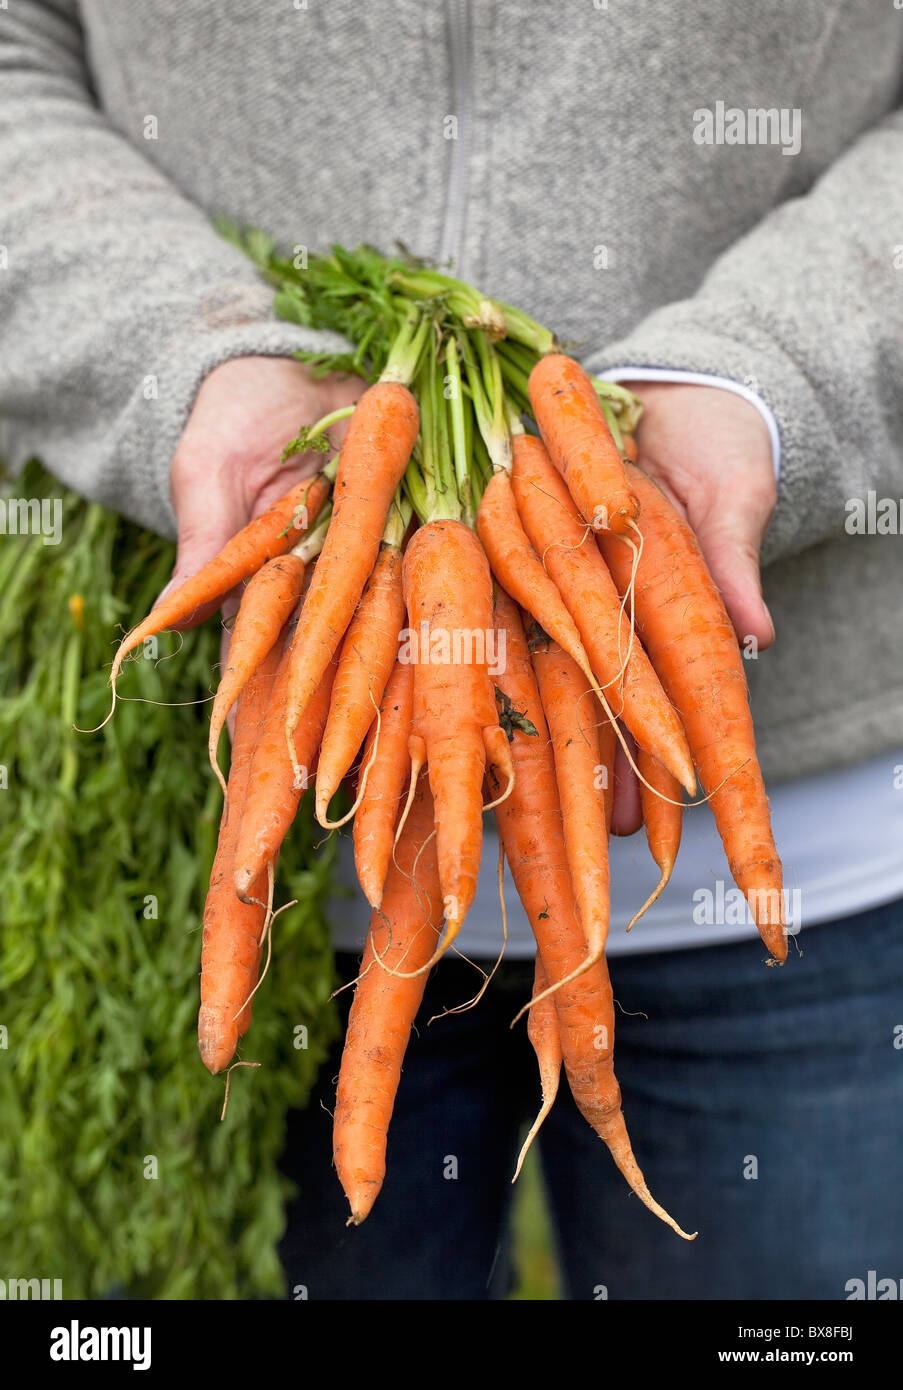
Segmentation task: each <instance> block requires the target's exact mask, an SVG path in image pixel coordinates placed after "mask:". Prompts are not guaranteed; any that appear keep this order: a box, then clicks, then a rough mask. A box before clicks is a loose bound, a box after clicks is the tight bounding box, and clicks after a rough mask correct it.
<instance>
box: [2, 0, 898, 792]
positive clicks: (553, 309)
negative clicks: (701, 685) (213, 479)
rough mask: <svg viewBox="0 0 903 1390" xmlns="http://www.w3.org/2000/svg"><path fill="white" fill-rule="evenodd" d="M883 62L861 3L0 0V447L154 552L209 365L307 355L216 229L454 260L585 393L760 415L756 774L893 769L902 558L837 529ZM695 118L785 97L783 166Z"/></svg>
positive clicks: (880, 280)
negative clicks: (763, 468) (227, 219)
mask: <svg viewBox="0 0 903 1390" xmlns="http://www.w3.org/2000/svg"><path fill="white" fill-rule="evenodd" d="M901 59H903V15H901V13H900V12H899V11H897V10H895V9H894V7H893V6H892V5H890V4H889V3H886V0H843V3H841V0H794V4H793V5H791V6H788V5H787V4H786V3H785V0H758V3H757V4H756V5H755V6H749V5H748V4H746V3H744V0H695V2H694V3H685V4H683V5H681V6H679V7H677V6H675V5H674V3H673V0H642V3H640V2H639V0H630V3H621V0H610V4H609V5H608V6H607V7H606V6H605V5H602V4H600V5H599V7H598V8H597V7H596V6H595V5H593V4H591V3H589V2H588V0H563V3H560V4H555V5H552V4H548V3H547V4H541V3H540V4H537V3H536V2H535V0H495V3H486V2H485V0H479V3H478V0H446V2H445V3H444V4H443V3H435V2H434V3H424V0H368V3H367V4H366V5H363V4H360V3H351V2H350V0H330V3H328V4H326V3H324V2H323V0H307V5H306V7H305V6H304V5H303V4H301V3H298V4H297V5H296V4H295V3H292V2H291V0H191V2H190V3H186V0H155V3H153V4H148V3H146V0H82V3H80V4H79V3H76V0H9V5H8V7H7V8H5V9H0V246H2V247H4V248H5V257H4V259H5V261H6V267H5V268H4V269H0V451H2V452H3V453H5V454H6V456H7V457H8V458H9V459H10V460H11V461H12V463H13V465H14V466H16V465H19V464H21V463H22V462H23V461H24V460H25V459H26V458H27V457H28V456H29V455H31V454H39V455H40V456H41V457H42V458H43V459H44V460H45V461H46V463H47V464H48V466H49V467H51V468H52V469H53V470H54V471H55V472H56V473H57V474H58V475H59V476H60V477H61V478H62V479H64V480H65V481H66V482H68V483H70V484H71V485H73V486H74V487H76V488H77V489H79V490H80V491H81V492H83V493H84V494H85V495H87V496H90V497H96V498H100V499H102V500H104V501H106V502H107V503H109V504H111V505H113V506H115V507H118V508H119V509H120V510H121V511H123V512H125V513H127V514H128V515H130V516H132V517H135V518H137V519H139V520H141V521H142V522H144V523H145V524H147V525H149V526H152V527H154V528H156V529H157V530H159V531H161V532H164V533H167V534H172V533H173V531H174V518H173V514H172V510H171V506H170V502H169V495H168V468H169V462H170V459H171V456H172V452H173V449H174V447H175V444H176V441H177V439H178V437H179V433H180V431H181V429H182V427H183V425H184V422H185V419H186V418H187V414H188V411H189V410H190V407H191V404H192V401H193V399H194V396H195V394H196V391H197V388H198V386H199V384H200V382H201V381H202V380H203V378H204V376H205V374H206V373H207V372H209V371H210V370H211V369H212V368H213V367H214V366H215V365H216V364H218V363H220V362H223V361H225V360H227V359H228V358H231V357H236V356H240V355H246V354H255V353H264V354H285V353H289V352H291V351H293V350H294V349H295V348H297V347H299V346H311V345H312V344H313V342H314V340H315V338H316V337H317V335H312V334H308V333H306V332H304V331H303V330H301V329H298V328H296V327H293V326H290V325H286V324H282V323H279V322H278V321H276V320H275V319H274V318H273V317H272V314H271V312H270V308H269V301H270V296H269V291H268V290H267V289H266V288H264V287H262V286H261V285H260V284H259V283H258V282H257V281H256V278H255V276H254V273H253V271H252V269H251V268H250V267H249V265H247V264H246V263H245V262H244V260H243V259H242V257H241V256H240V255H238V254H237V253H236V252H234V251H233V250H232V249H230V247H228V246H227V245H226V244H225V243H223V242H222V241H221V240H220V239H219V238H218V237H217V236H216V234H215V233H214V232H213V231H212V229H211V227H210V224H209V215H210V214H212V213H216V212H226V213H229V214H231V215H232V216H234V217H236V218H237V219H238V220H239V221H249V222H255V223H257V224H260V225H263V226H265V227H267V228H268V229H269V230H271V231H273V232H274V233H275V234H276V235H277V236H278V237H280V239H282V240H283V241H284V242H285V243H286V244H287V245H292V244H295V243H303V244H304V245H307V246H310V247H314V248H316V247H322V246H325V245H326V244H328V243H329V242H330V241H332V240H341V241H344V242H346V243H354V242H355V241H357V240H362V239H367V240H369V241H372V242H374V243H376V244H378V245H382V246H384V247H386V248H389V247H391V245H392V243H393V242H394V241H395V239H396V238H399V239H401V240H403V241H404V242H405V243H406V244H407V245H408V246H410V247H411V248H412V249H413V250H415V251H417V252H418V253H420V254H422V255H425V256H431V255H436V254H438V252H439V249H440V248H445V249H447V250H449V249H450V250H451V252H452V254H453V255H454V257H455V262H456V264H457V266H458V268H459V269H460V272H461V273H462V274H463V275H464V276H465V277H466V278H468V279H471V280H474V281H476V282H477V283H479V284H480V285H481V286H482V287H483V288H484V289H485V290H486V292H487V293H489V294H494V295H497V296H499V297H500V298H503V299H506V300H510V301H513V302H517V303H519V304H521V305H523V306H524V307H525V308H526V309H528V310H529V311H530V312H532V313H533V314H535V315H536V316H537V317H538V318H540V319H542V320H543V321H545V322H547V323H549V324H550V325H551V326H553V327H554V328H555V329H556V330H557V331H558V332H559V334H560V335H561V336H562V337H563V338H565V339H567V340H571V341H574V342H576V343H579V344H581V345H582V348H581V351H582V353H583V355H584V357H585V358H586V359H587V360H588V361H589V362H591V364H592V365H593V366H594V367H595V368H598V369H603V370H604V368H605V367H606V366H615V365H625V364H627V365H635V366H636V365H647V366H656V367H669V368H686V369H692V370H696V371H702V372H707V373H716V374H719V375H722V376H728V377H733V378H735V379H736V380H738V381H745V382H747V384H750V385H752V386H753V388H754V389H755V390H757V391H758V392H759V394H760V395H761V396H762V397H763V399H764V400H765V401H766V402H767V403H768V404H769V405H770V406H771V408H772V410H773V411H774V413H775V416H776V418H777V421H778V425H779V429H780V434H781V448H782V474H781V489H780V499H779V504H778V508H777V512H776V515H775V518H774V521H773V524H772V527H771V530H770V532H769V535H768V538H767V541H766V548H765V559H766V561H767V563H768V568H767V570H766V573H765V587H766V597H767V599H768V602H769V605H770V607H771V609H772V612H773V614H774V617H775V620H776V624H777V629H778V634H779V635H778V642H777V645H776V647H775V649H774V651H773V652H772V653H769V654H768V655H767V656H763V657H762V658H761V660H760V661H759V662H758V663H750V664H749V675H750V684H751V690H752V699H753V707H754V713H755V717H756V723H757V728H758V731H759V740H760V752H761V756H762V762H763V765H764V769H765V772H766V776H767V777H769V778H770V779H771V780H778V779H780V778H783V777H792V776H798V775H801V774H804V773H806V772H810V771H816V770H818V769H820V768H823V767H830V766H832V765H837V764H839V763H841V762H845V761H851V760H854V759H858V758H861V757H864V756H867V755H868V754H870V753H873V752H878V751H880V750H881V749H883V748H890V747H893V746H895V745H898V744H901V743H903V688H901V675H903V657H901V653H903V601H901V600H903V590H901V578H903V559H901V556H903V549H901V547H903V538H901V537H900V535H899V534H898V535H888V536H862V537H858V536H847V535H845V533H844V530H843V523H844V516H845V511H844V504H845V502H846V499H847V498H848V497H851V496H855V495H862V494H864V492H865V490H866V489H868V488H872V489H875V490H876V491H877V493H878V495H879V496H891V497H897V498H898V499H899V498H903V445H901V440H903V391H901V388H900V382H901V379H903V264H901V262H903V251H901V250H900V244H901V243H903V115H901V114H900V113H899V112H898V111H897V107H898V104H899V101H900V95H901V75H903V62H901ZM718 101H723V102H724V103H726V105H728V106H733V107H740V108H743V109H746V108H747V107H765V108H768V107H776V108H784V109H787V110H791V111H792V110H793V109H794V108H799V109H800V111H801V112H802V123H803V124H802V130H803V135H802V146H801V149H800V152H799V153H798V154H797V155H795V156H792V157H790V156H787V155H785V154H783V153H782V151H781V148H780V146H778V145H758V146H756V145H751V144H745V145H736V144H735V145H728V144H715V145H700V144H697V143H696V142H695V141H694V138H693V131H694V113H695V112H696V111H697V109H699V108H714V106H715V103H716V102H718ZM895 113H896V114H895ZM450 116H454V117H455V119H456V122H457V129H455V128H454V125H455V123H454V122H449V120H448V118H449V117H450ZM449 135H457V139H449V138H447V137H448V136H449ZM148 136H150V137H152V138H147V137H148ZM602 248H604V250H603V249H602ZM606 263H607V264H606Z"/></svg>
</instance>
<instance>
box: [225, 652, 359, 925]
mask: <svg viewBox="0 0 903 1390" xmlns="http://www.w3.org/2000/svg"><path fill="white" fill-rule="evenodd" d="M290 669H291V648H290V647H288V648H287V650H286V651H285V653H284V655H283V658H282V661H281V662H280V665H279V671H278V672H277V675H276V680H275V682H274V684H273V690H272V693H271V696H270V700H269V702H268V704H267V708H266V710H265V712H264V715H263V719H262V722H261V725H260V728H259V730H258V738H257V747H256V748H255V750H254V757H253V760H252V763H251V773H250V786H249V788H248V794H247V797H246V799H245V806H244V813H243V815H242V818H241V827H240V830H239V835H238V843H237V845H236V848H235V865H234V887H235V892H236V893H237V894H238V896H239V897H240V898H245V897H249V896H253V895H254V889H253V887H252V885H253V884H254V882H255V880H256V879H257V878H258V876H259V875H260V874H261V873H262V872H263V871H264V870H265V869H266V867H267V865H268V864H275V861H276V858H277V856H278V854H279V850H280V848H281V846H282V841H283V840H284V839H285V837H286V835H287V834H288V830H289V827H290V826H291V823H292V821H293V820H294V819H295V814H296V812H297V810H298V803H299V801H300V800H301V796H302V794H303V793H304V791H305V790H306V788H307V786H308V785H309V782H310V780H311V778H312V776H313V770H314V765H315V762H316V756H317V749H318V748H319V746H320V739H321V738H322V737H323V729H324V728H325V725H326V716H327V714H328V713H329V696H330V693H331V690H332V681H333V678H334V676H335V659H333V660H332V661H330V663H329V665H328V666H327V668H326V671H325V672H324V674H323V676H322V678H321V680H320V684H319V686H318V687H317V689H316V690H315V691H314V698H313V699H312V700H311V701H309V703H308V706H307V708H306V710H305V712H304V717H303V719H302V720H301V723H300V724H299V725H298V727H297V728H296V730H295V733H294V739H293V742H294V753H295V758H296V763H297V766H298V767H299V768H300V769H301V773H300V775H298V774H297V773H296V771H295V768H294V767H293V766H292V764H291V762H290V761H289V756H288V751H287V749H286V747H285V702H286V698H287V693H288V684H289V675H290Z"/></svg>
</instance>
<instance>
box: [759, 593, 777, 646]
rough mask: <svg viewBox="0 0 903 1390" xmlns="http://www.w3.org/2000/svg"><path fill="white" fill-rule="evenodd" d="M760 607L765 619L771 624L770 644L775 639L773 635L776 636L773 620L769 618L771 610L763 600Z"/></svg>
mask: <svg viewBox="0 0 903 1390" xmlns="http://www.w3.org/2000/svg"><path fill="white" fill-rule="evenodd" d="M762 607H763V608H764V609H765V616H766V617H767V619H768V621H769V622H770V623H771V640H772V642H773V641H774V639H775V635H776V634H775V628H774V618H773V617H772V616H771V609H770V608H769V607H768V604H767V603H765V602H764V600H763V602H762Z"/></svg>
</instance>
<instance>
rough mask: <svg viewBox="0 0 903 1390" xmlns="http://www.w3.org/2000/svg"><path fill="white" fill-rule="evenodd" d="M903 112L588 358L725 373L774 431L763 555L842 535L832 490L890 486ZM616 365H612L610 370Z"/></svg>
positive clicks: (896, 450) (592, 362)
mask: <svg viewBox="0 0 903 1390" xmlns="http://www.w3.org/2000/svg"><path fill="white" fill-rule="evenodd" d="M901 174H903V111H898V112H896V113H894V114H893V115H891V116H889V117H887V118H886V119H885V120H884V121H883V122H882V123H881V124H879V125H878V126H876V127H875V128H874V129H872V130H871V131H869V132H868V133H867V134H866V135H864V136H862V137H861V138H860V139H859V140H857V141H856V143H855V144H854V145H852V146H851V147H850V149H849V150H848V151H847V152H846V153H845V154H844V155H843V156H841V158H840V159H838V160H837V161H836V163H835V164H833V165H832V166H831V168H830V169H829V170H827V172H826V173H825V174H823V175H822V177H821V178H820V179H819V181H818V182H817V183H816V184H815V185H814V187H813V188H812V189H811V191H810V192H809V193H808V194H807V195H806V196H804V197H801V198H795V199H793V200H792V201H789V202H787V203H785V204H783V205H782V206H780V207H778V208H776V209H775V210H774V211H773V212H771V213H769V215H768V216H767V217H766V218H765V219H764V220H763V221H762V222H761V223H760V224H759V225H758V226H757V227H756V228H755V229H754V230H753V231H751V232H750V233H748V234H747V235H746V236H744V237H743V238H742V239H741V240H740V241H739V242H737V243H736V244H735V245H734V246H732V247H731V248H730V249H729V250H728V251H726V252H725V253H724V254H723V255H722V256H721V257H720V258H719V259H718V260H717V261H716V262H715V264H714V265H713V266H712V268H711V269H710V271H709V272H708V274H707V276H706V278H705V280H704V281H703V283H702V285H701V286H700V288H699V290H698V292H697V293H696V294H695V295H694V296H693V298H691V299H685V300H680V301H677V302H675V303H673V304H668V305H665V306H664V307H663V308H661V309H658V310H656V311H655V312H654V313H652V314H650V315H649V316H648V318H646V319H645V320H643V321H642V322H641V323H640V324H638V326H637V327H636V328H635V329H634V330H633V331H632V332H631V333H630V334H629V335H628V336H627V337H626V338H623V339H622V340H621V341H619V342H616V343H614V344H612V345H610V346H609V347H606V348H604V349H602V350H601V351H598V352H594V353H592V355H591V356H590V357H589V359H588V362H587V365H588V366H589V367H590V368H591V370H592V371H594V372H595V373H597V374H598V375H601V376H604V375H605V372H606V370H609V369H611V370H612V371H616V370H617V369H618V368H619V367H626V366H628V365H631V366H634V367H649V368H670V369H680V370H685V371H692V372H699V373H703V374H706V375H713V376H720V377H722V378H723V377H729V378H731V379H732V380H735V381H737V382H739V383H742V384H743V385H744V386H746V387H748V388H749V389H750V391H752V392H753V393H755V394H757V395H759V396H760V397H761V398H762V399H763V400H764V401H765V403H766V405H767V406H768V407H770V409H771V411H772V412H773V414H774V417H775V419H776V421H777V424H778V428H779V432H780V457H781V469H780V484H779V494H778V504H777V507H776V509H775V514H774V516H773V518H772V522H771V526H770V528H769V532H768V535H767V536H766V539H765V545H764V547H763V552H762V558H763V563H765V564H769V563H771V562H773V561H775V560H777V559H779V558H781V557H782V556H786V555H791V554H795V553H797V552H799V551H801V550H803V549H805V548H806V547H808V546H810V545H813V544H815V543H817V542H819V541H821V540H824V539H827V538H828V537H830V536H833V535H837V534H842V533H843V529H844V521H845V519H846V516H847V511H846V506H845V504H846V502H847V500H848V499H850V498H853V497H864V496H865V493H866V491H867V490H869V489H874V490H875V491H876V492H877V494H878V496H879V497H880V496H890V497H895V498H900V497H903V391H901V389H900V382H901V380H903V177H901ZM619 374H620V375H621V376H623V375H624V374H623V372H621V373H619Z"/></svg>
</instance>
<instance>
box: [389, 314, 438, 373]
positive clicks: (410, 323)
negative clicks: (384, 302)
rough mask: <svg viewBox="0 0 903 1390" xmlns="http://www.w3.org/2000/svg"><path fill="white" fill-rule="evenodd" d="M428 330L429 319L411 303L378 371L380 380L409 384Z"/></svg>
mask: <svg viewBox="0 0 903 1390" xmlns="http://www.w3.org/2000/svg"><path fill="white" fill-rule="evenodd" d="M429 331H430V321H429V319H428V318H427V317H426V315H424V314H422V313H421V312H420V310H419V309H417V308H415V306H414V305H411V306H410V308H409V309H408V310H407V311H406V312H405V313H404V315H403V317H402V321H401V327H400V328H399V330H398V333H397V334H396V337H395V341H394V342H393V344H392V347H391V348H390V350H389V356H388V358H387V360H386V365H385V367H384V368H383V370H382V372H381V373H380V378H379V379H380V381H398V382H400V383H401V385H402V386H410V384H411V382H412V381H413V380H414V377H415V376H416V375H417V367H418V364H419V362H420V358H421V355H422V353H423V347H424V344H425V342H426V339H427V334H428V333H429Z"/></svg>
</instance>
